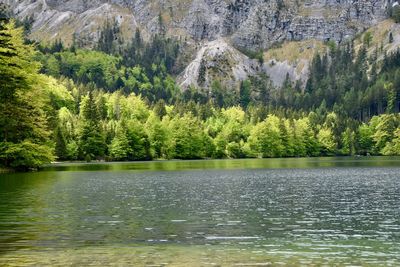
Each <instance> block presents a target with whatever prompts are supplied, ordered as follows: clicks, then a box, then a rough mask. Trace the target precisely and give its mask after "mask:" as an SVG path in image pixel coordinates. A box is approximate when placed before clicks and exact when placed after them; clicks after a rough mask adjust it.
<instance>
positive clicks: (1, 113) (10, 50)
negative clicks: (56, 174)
mask: <svg viewBox="0 0 400 267" xmlns="http://www.w3.org/2000/svg"><path fill="white" fill-rule="evenodd" d="M34 54H35V51H34V48H33V47H32V46H30V45H26V44H25V43H24V39H23V30H22V29H20V28H15V26H14V22H10V23H5V22H4V21H0V77H1V79H2V81H1V83H0V146H1V151H0V164H1V165H4V166H6V167H13V168H36V167H38V166H40V165H42V164H43V163H47V162H50V161H51V160H53V155H52V145H51V143H50V139H49V137H50V135H49V131H48V125H47V119H46V114H45V110H44V106H45V104H46V103H45V101H46V100H45V99H46V94H45V91H44V90H43V87H44V83H45V81H46V78H45V77H42V76H40V75H39V74H38V71H39V64H38V63H36V62H34V61H33V57H34ZM25 150H26V151H25Z"/></svg>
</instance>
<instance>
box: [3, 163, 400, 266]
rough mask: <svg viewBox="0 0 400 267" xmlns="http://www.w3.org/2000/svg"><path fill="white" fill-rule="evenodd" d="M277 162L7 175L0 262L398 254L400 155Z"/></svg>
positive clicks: (399, 260)
mask: <svg viewBox="0 0 400 267" xmlns="http://www.w3.org/2000/svg"><path fill="white" fill-rule="evenodd" d="M271 161H272V162H271ZM271 161H270V160H259V161H257V160H250V161H208V162H172V163H169V162H168V163H166V162H158V163H134V164H110V165H108V164H100V165H94V164H90V165H83V166H82V165H70V166H57V167H52V168H48V169H47V170H45V171H43V172H39V173H28V174H7V175H2V176H1V179H0V265H4V264H6V265H12V264H14V265H16V266H21V265H30V264H39V265H56V264H59V265H65V264H77V265H90V264H93V265H99V263H100V262H101V263H103V264H122V265H126V264H134V265H139V266H142V265H156V266H160V265H161V266H162V265H172V266H192V265H194V266H207V265H211V264H219V265H223V266H231V265H241V266H246V264H251V266H254V265H255V264H259V265H263V264H264V265H266V264H271V263H272V264H273V265H280V264H281V265H282V264H283V265H286V264H292V265H308V264H330V265H370V266H376V265H385V266H390V265H392V266H398V265H399V264H400V208H399V203H400V172H399V170H400V168H398V167H396V165H397V166H399V165H400V162H399V161H396V160H395V159H386V161H385V160H372V161H363V160H357V159H354V160H329V159H311V160H306V159H299V160H297V161H296V160H288V162H285V161H286V160H271ZM279 161H282V162H281V163H279ZM316 162H317V163H316ZM355 162H356V163H355ZM146 164H149V165H146ZM287 165H289V166H294V167H296V168H299V169H285V168H284V167H287ZM335 165H337V166H340V167H334V166H335ZM351 165H356V166H361V167H363V168H356V167H349V166H351ZM135 166H136V167H137V168H135ZM224 166H226V168H227V169H225V170H221V169H219V168H224ZM326 166H328V168H307V167H326ZM367 166H372V167H367ZM376 166H386V167H379V168H378V167H376ZM203 167H206V168H208V169H209V170H199V169H200V168H203ZM245 167H246V168H250V169H247V170H244V169H243V168H245ZM263 167H264V168H263ZM267 167H273V168H274V169H268V168H267ZM174 168H175V169H177V170H175V171H174V170H173V169H174ZM133 169H139V170H142V171H135V170H133ZM146 169H151V170H152V171H143V170H146ZM190 169H194V170H190ZM89 170H91V171H89ZM106 170H107V171H106ZM166 170H168V171H166Z"/></svg>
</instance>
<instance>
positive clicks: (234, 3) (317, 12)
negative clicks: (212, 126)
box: [1, 0, 392, 50]
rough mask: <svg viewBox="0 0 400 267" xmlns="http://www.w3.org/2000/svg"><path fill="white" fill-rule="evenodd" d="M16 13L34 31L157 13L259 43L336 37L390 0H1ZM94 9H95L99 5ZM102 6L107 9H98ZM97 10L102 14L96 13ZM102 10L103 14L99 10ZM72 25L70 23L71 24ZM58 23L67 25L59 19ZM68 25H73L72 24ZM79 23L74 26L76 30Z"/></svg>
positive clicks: (238, 41)
mask: <svg viewBox="0 0 400 267" xmlns="http://www.w3.org/2000/svg"><path fill="white" fill-rule="evenodd" d="M1 1H2V2H8V3H9V4H10V5H11V6H12V8H13V9H14V11H15V12H16V13H17V14H18V15H19V16H20V17H27V16H31V15H33V16H34V18H36V19H37V20H36V23H35V25H34V31H36V30H40V29H41V28H43V27H44V26H47V27H48V29H49V34H55V30H56V29H57V26H60V25H61V23H67V22H70V20H69V19H71V18H73V19H75V20H79V19H82V17H84V16H89V17H91V19H92V18H97V19H94V20H93V21H92V22H91V23H93V24H100V23H102V22H104V21H103V20H104V19H106V18H111V17H118V15H120V13H121V12H122V10H123V11H124V12H126V13H127V14H130V15H131V17H130V18H126V19H128V20H130V21H128V23H129V24H130V26H131V27H133V28H134V27H136V23H138V24H139V25H140V27H141V28H143V29H144V30H145V31H147V32H149V33H152V32H155V31H157V30H158V28H159V25H158V24H159V16H160V15H161V16H162V17H163V18H164V20H165V23H166V26H167V28H168V29H176V30H174V32H175V33H177V34H179V35H187V36H189V37H191V38H192V39H193V40H195V41H199V40H203V39H207V40H210V41H212V40H215V39H218V38H220V37H229V38H230V39H231V42H232V43H233V44H234V45H235V46H238V47H242V48H246V49H252V50H254V49H265V48H268V47H269V46H270V45H271V44H273V43H275V42H277V41H284V40H303V39H309V38H315V39H320V40H335V41H337V42H341V41H343V40H344V39H346V38H351V37H352V36H354V35H355V34H356V33H357V32H359V31H360V30H363V29H366V28H368V27H370V26H372V25H374V24H376V23H377V22H378V21H380V20H382V19H384V18H385V17H386V9H387V7H388V5H390V4H391V2H392V1H391V0H368V1H367V0H303V1H300V0H299V1H288V0H188V1H178V0H159V1H154V0H150V1H149V0H91V1H84V0H22V1H16V0H1ZM99 9H100V11H99ZM102 12H106V13H107V15H105V14H102ZM99 15H103V16H101V17H99ZM104 15H105V16H104ZM72 26H73V25H72ZM61 27H67V25H63V26H61ZM73 28H74V27H73ZM80 28H81V27H76V28H74V30H75V31H79V30H80Z"/></svg>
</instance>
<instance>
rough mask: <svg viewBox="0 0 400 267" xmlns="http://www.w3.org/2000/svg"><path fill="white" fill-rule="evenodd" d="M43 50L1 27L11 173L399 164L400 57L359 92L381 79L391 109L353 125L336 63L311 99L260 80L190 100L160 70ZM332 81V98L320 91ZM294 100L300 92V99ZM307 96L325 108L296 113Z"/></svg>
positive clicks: (2, 148)
mask: <svg viewBox="0 0 400 267" xmlns="http://www.w3.org/2000/svg"><path fill="white" fill-rule="evenodd" d="M346 49H347V50H346ZM39 50H40V51H37V50H36V49H35V47H34V45H32V44H28V43H27V42H25V41H24V33H23V30H22V29H20V28H16V27H15V24H14V22H12V21H8V20H2V21H1V23H0V63H1V64H0V75H1V79H2V81H3V82H2V83H1V84H0V89H1V91H0V99H1V101H0V112H1V113H0V164H1V165H2V166H5V167H12V168H24V169H26V168H36V167H39V166H41V165H42V164H44V163H47V162H50V161H53V160H87V161H90V160H100V159H101V160H118V161H120V160H151V159H203V158H246V157H248V158H255V157H307V156H333V155H356V154H359V155H399V154H400V116H399V114H398V106H397V102H396V100H390V99H391V98H388V97H387V96H391V97H392V98H393V99H397V98H396V97H397V91H396V90H397V89H398V87H397V83H396V82H395V81H396V80H395V77H396V75H397V74H396V73H397V71H398V68H397V65H396V64H398V61H397V57H398V56H399V53H395V54H393V55H389V56H387V58H386V59H385V60H384V63H383V66H382V68H381V70H380V71H379V74H377V78H376V80H375V82H374V81H372V78H371V79H370V78H369V77H367V78H366V79H367V83H365V87H364V86H361V85H359V84H363V83H362V81H363V79H365V78H363V77H364V76H363V75H364V74H362V75H361V78H360V79H354V80H353V84H356V85H357V88H360V90H361V88H367V89H364V91H359V92H364V93H365V92H367V91H368V90H369V89H368V88H370V87H372V86H374V84H376V81H378V80H379V79H382V80H383V83H384V87H385V88H386V89H385V90H386V92H390V94H389V93H388V94H386V95H385V97H382V99H383V100H384V101H385V102H384V104H382V105H381V108H376V109H373V110H371V111H370V112H369V113H368V112H367V111H365V114H368V115H369V116H367V115H365V114H364V113H363V114H364V115H361V116H360V115H359V114H354V116H353V115H351V114H350V113H348V112H347V111H346V110H347V109H346V108H342V107H345V102H342V100H344V99H347V98H346V97H344V98H339V96H338V95H335V94H339V92H340V93H343V95H344V96H346V94H347V93H348V90H350V91H351V89H349V88H353V87H352V86H350V87H348V86H347V85H346V83H339V81H336V84H337V86H336V87H335V88H336V89H335V90H339V91H338V92H336V91H335V90H334V91H335V92H336V93H334V94H333V95H332V94H329V93H328V92H331V90H329V86H331V85H332V84H333V82H334V81H333V80H334V79H335V76H334V75H332V74H331V73H332V72H333V68H334V65H335V64H336V63H334V62H335V60H332V61H331V62H333V63H329V62H327V61H325V59H324V57H326V56H329V55H324V56H323V57H321V56H316V59H315V60H314V62H313V66H312V70H311V78H310V81H309V82H308V83H307V86H306V90H305V91H304V92H303V91H302V90H300V89H299V88H297V87H296V86H293V87H292V85H291V84H290V83H289V82H288V83H287V84H286V85H285V86H286V87H285V86H284V88H283V89H282V90H281V91H279V90H277V89H276V88H273V87H271V85H270V83H269V82H268V79H267V78H266V77H253V78H251V79H249V80H248V81H244V82H243V83H242V84H241V86H240V90H238V91H237V92H236V91H235V90H228V89H227V88H224V87H223V85H222V84H220V83H218V82H217V81H216V82H214V84H213V88H212V90H211V94H206V95H205V94H203V93H202V92H201V91H198V90H195V89H189V90H186V91H184V92H182V91H181V90H180V89H179V88H178V86H177V85H176V83H175V81H174V79H173V78H172V76H171V75H170V74H169V71H168V70H165V71H164V70H161V71H158V68H161V69H163V67H162V66H160V65H158V64H154V66H153V67H152V69H154V72H153V73H156V74H155V75H153V73H150V72H148V69H147V67H142V66H140V64H136V63H135V65H132V66H129V65H125V64H124V63H123V60H124V59H123V57H121V56H119V55H115V54H107V53H104V52H101V51H90V50H84V49H81V48H73V47H72V48H64V47H63V45H62V43H57V42H56V43H55V44H54V45H53V46H52V47H47V48H45V47H41V48H39ZM348 50H349V48H340V49H338V50H335V51H336V52H335V53H337V55H338V56H334V55H331V56H332V58H343V59H342V60H348V59H344V57H345V56H343V53H345V51H348ZM343 51H344V52H343ZM330 53H332V52H330ZM339 55H341V56H339ZM139 63H140V62H139ZM337 64H339V63H337ZM341 64H344V63H343V62H342V63H341ZM349 64H350V63H349ZM352 64H358V63H351V66H353V65H352ZM353 67H354V66H353ZM336 68H338V66H336ZM343 72H345V71H343ZM354 72H357V69H356V67H354ZM377 72H378V71H377ZM160 73H162V74H160ZM337 73H338V76H337V77H338V79H339V78H340V77H341V76H340V73H341V71H340V70H339V69H338V70H337ZM343 75H344V74H343ZM393 77H394V78H393ZM353 78H354V77H353ZM349 79H350V78H349ZM392 79H394V80H392ZM325 80H326V82H325V83H326V84H328V85H327V86H328V89H327V91H325V90H320V89H319V88H320V87H321V86H323V85H322V83H324V81H325ZM339 84H342V85H343V87H342V86H339ZM390 84H391V85H390ZM290 88H291V90H295V89H296V88H297V89H296V90H297V91H296V92H295V94H293V91H290V90H289V89H290ZM346 88H347V89H346ZM340 90H342V91H340ZM366 90H367V91H366ZM371 90H372V89H371ZM317 92H318V93H317ZM359 92H358V93H359ZM307 94H309V95H310V96H309V97H311V98H315V99H316V100H318V101H319V102H321V103H320V104H318V103H319V102H318V101H316V102H315V103H317V105H316V104H314V105H311V104H310V105H308V106H307V104H306V103H308V102H301V101H300V102H299V103H303V104H299V106H296V105H294V104H293V106H291V103H292V102H286V101H289V100H288V99H289V95H292V96H293V95H294V96H296V95H300V96H301V95H303V99H306V98H307V97H305V95H307ZM325 94H326V95H325ZM362 95H363V94H362ZM331 97H332V98H331ZM377 97H378V99H381V98H380V97H381V96H380V95H378V96H377ZM299 98H301V97H299ZM341 99H342V100H341ZM280 101H282V102H280ZM290 101H293V100H290ZM285 103H286V104H285ZM293 103H297V101H294V102H293ZM366 107H368V106H366ZM365 110H367V109H365ZM344 111H345V112H344Z"/></svg>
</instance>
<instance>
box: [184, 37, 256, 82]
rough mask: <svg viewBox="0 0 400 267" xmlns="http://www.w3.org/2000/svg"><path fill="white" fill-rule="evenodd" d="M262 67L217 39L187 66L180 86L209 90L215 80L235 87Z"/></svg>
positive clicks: (203, 47)
mask: <svg viewBox="0 0 400 267" xmlns="http://www.w3.org/2000/svg"><path fill="white" fill-rule="evenodd" d="M259 71H260V65H259V63H258V62H257V61H256V60H251V59H249V58H248V57H246V56H245V55H243V54H242V53H240V52H239V51H238V50H236V49H235V48H233V47H232V46H231V45H229V44H228V43H227V42H226V41H225V40H224V39H222V38H221V39H217V40H214V41H211V42H209V43H206V44H204V45H202V47H201V49H200V50H199V51H198V53H197V55H196V58H195V59H194V60H193V61H192V62H191V63H190V64H189V65H188V66H187V68H186V70H185V71H184V73H183V74H182V75H181V77H180V79H179V80H180V84H181V86H182V87H184V88H186V87H189V86H196V87H203V88H209V87H210V86H211V83H212V81H213V80H216V79H218V80H224V81H225V82H228V84H227V83H225V85H226V86H229V87H231V88H232V87H233V88H234V87H235V86H236V85H237V84H238V83H237V82H239V81H243V80H245V79H247V78H248V77H249V76H251V75H256V74H257V73H258V72H259Z"/></svg>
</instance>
